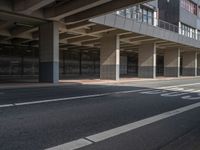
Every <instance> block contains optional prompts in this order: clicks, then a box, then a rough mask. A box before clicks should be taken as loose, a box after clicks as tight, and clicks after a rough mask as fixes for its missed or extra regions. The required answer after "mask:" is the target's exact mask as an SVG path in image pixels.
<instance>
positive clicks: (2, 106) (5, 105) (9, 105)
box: [0, 104, 14, 108]
mask: <svg viewBox="0 0 200 150" xmlns="http://www.w3.org/2000/svg"><path fill="white" fill-rule="evenodd" d="M13 106H14V104H4V105H0V108H5V107H13Z"/></svg>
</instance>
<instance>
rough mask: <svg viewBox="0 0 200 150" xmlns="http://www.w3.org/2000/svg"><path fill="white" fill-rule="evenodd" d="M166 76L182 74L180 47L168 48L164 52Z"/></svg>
mask: <svg viewBox="0 0 200 150" xmlns="http://www.w3.org/2000/svg"><path fill="white" fill-rule="evenodd" d="M164 76H166V77H179V76H180V49H179V48H177V49H167V50H165V52H164Z"/></svg>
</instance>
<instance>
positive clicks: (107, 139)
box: [0, 78, 200, 150]
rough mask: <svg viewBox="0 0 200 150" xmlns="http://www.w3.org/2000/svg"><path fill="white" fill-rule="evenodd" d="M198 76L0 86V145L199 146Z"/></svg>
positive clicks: (190, 149)
mask: <svg viewBox="0 0 200 150" xmlns="http://www.w3.org/2000/svg"><path fill="white" fill-rule="evenodd" d="M199 79H200V78H194V79H174V80H160V81H140V82H129V83H120V84H119V83H118V84H106V85H105V84H104V85H103V84H101V85H66V86H54V87H40V88H38V87H37V88H36V87H35V88H18V89H5V90H0V149H1V150H72V149H78V150H199V149H200V117H199V115H200V80H199Z"/></svg>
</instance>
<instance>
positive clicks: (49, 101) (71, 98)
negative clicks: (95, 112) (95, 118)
mask: <svg viewBox="0 0 200 150" xmlns="http://www.w3.org/2000/svg"><path fill="white" fill-rule="evenodd" d="M145 90H148V89H147V88H146V89H140V90H131V91H119V92H109V93H102V94H94V95H84V96H75V97H67V98H58V99H48V100H38V101H30V102H23V103H14V104H4V105H0V108H4V107H13V106H24V105H34V104H42V103H51V102H59V101H68V100H76V99H85V98H95V97H102V96H108V95H112V94H126V93H134V92H141V91H145Z"/></svg>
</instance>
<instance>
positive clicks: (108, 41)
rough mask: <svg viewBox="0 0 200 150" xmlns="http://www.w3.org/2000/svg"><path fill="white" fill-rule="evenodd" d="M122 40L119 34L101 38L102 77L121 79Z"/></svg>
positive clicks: (105, 78)
mask: <svg viewBox="0 0 200 150" xmlns="http://www.w3.org/2000/svg"><path fill="white" fill-rule="evenodd" d="M119 67H120V41H119V36H117V35H106V36H104V37H103V38H102V39H101V49H100V79H104V80H119V76H120V71H119V70H120V68H119Z"/></svg>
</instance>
